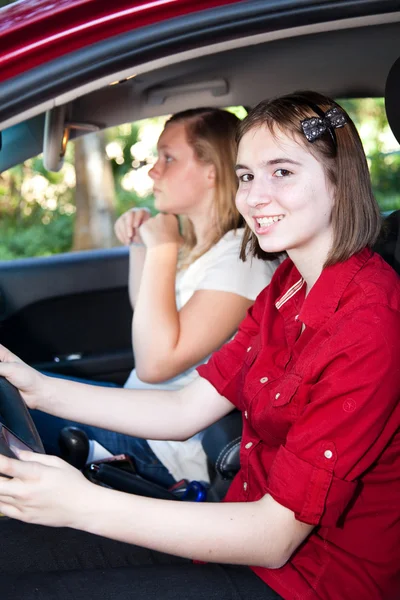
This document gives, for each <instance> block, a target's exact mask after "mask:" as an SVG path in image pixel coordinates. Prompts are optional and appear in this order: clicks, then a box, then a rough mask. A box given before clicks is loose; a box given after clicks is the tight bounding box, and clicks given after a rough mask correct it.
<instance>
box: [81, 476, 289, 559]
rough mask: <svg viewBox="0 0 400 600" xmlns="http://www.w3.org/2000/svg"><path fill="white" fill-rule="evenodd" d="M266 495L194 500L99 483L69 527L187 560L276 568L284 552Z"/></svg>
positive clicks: (280, 533)
mask: <svg viewBox="0 0 400 600" xmlns="http://www.w3.org/2000/svg"><path fill="white" fill-rule="evenodd" d="M265 499H267V497H266V498H265ZM265 499H263V500H262V501H258V502H251V503H221V504H214V503H204V504H198V503H186V502H171V501H162V500H156V499H153V498H142V497H139V496H132V495H129V494H123V493H121V492H115V491H113V490H109V489H105V488H102V489H101V490H99V493H98V494H97V499H96V502H95V504H94V505H93V506H92V507H91V509H90V514H84V515H83V514H80V516H79V517H77V518H76V520H75V522H73V523H72V527H76V528H84V529H85V530H86V531H88V532H91V533H94V534H97V535H102V536H105V537H109V538H112V539H116V540H119V541H122V542H128V543H130V544H136V545H139V546H144V547H146V548H151V549H153V550H158V551H160V552H166V553H168V554H174V555H177V556H182V557H185V558H189V559H197V560H202V561H209V562H221V563H230V564H244V565H258V566H263V567H269V568H277V567H279V566H281V565H282V563H283V562H285V560H287V558H288V556H286V554H287V552H288V551H287V550H286V549H284V543H283V542H282V539H283V538H284V536H283V535H282V532H280V531H279V530H278V529H279V527H278V525H277V523H276V519H275V518H274V516H273V514H272V513H271V516H270V518H268V517H267V518H266V514H267V515H268V506H266V503H265ZM271 500H272V499H271Z"/></svg>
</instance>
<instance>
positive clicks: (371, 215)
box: [237, 91, 381, 267]
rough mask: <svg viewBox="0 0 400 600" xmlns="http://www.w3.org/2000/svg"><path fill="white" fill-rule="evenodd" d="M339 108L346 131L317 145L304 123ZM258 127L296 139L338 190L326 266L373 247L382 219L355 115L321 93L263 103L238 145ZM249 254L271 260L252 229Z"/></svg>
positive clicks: (245, 126) (244, 248)
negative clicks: (330, 246) (307, 134)
mask: <svg viewBox="0 0 400 600" xmlns="http://www.w3.org/2000/svg"><path fill="white" fill-rule="evenodd" d="M333 106H336V107H338V108H340V110H341V111H343V113H344V114H345V115H346V118H347V123H346V125H345V126H344V127H341V128H338V129H335V130H333V132H332V133H330V132H329V130H328V131H327V132H326V133H325V134H324V135H322V137H320V138H319V139H317V140H315V141H314V142H313V143H311V142H309V141H308V140H307V138H306V137H305V135H304V133H303V131H302V129H301V125H300V123H301V121H302V120H303V119H307V118H310V117H313V116H314V117H315V116H318V115H316V110H315V108H313V107H317V109H319V110H322V111H324V112H326V111H327V110H328V109H329V108H332V107H333ZM257 127H267V128H268V129H269V131H270V132H271V133H272V134H274V133H276V130H277V129H278V130H280V131H282V132H283V133H285V134H287V135H291V136H292V137H293V138H294V139H295V140H296V141H297V142H299V143H301V144H302V145H303V146H304V147H305V148H306V149H307V150H309V152H310V153H311V154H312V155H313V156H314V157H315V158H316V159H317V160H318V161H319V162H321V163H322V165H323V167H324V170H325V175H326V177H327V180H328V182H329V183H330V184H331V185H332V187H333V190H334V206H333V209H332V228H333V243H332V248H331V250H330V252H329V254H328V257H327V259H326V261H325V264H324V267H326V266H328V265H333V264H335V263H337V262H341V261H344V260H347V259H348V258H350V256H352V255H353V254H355V253H356V252H359V251H360V250H362V249H363V248H365V247H366V246H373V244H374V243H375V241H376V239H377V237H378V235H379V232H380V228H381V216H380V212H379V207H378V204H377V202H376V200H375V198H374V195H373V192H372V188H371V179H370V175H369V170H368V165H367V160H366V156H365V153H364V149H363V146H362V143H361V140H360V136H359V135H358V132H357V129H356V127H355V125H354V123H353V121H352V120H351V119H350V117H349V115H348V114H347V113H346V112H345V111H344V109H343V108H342V107H340V106H339V105H338V104H337V103H336V102H334V101H333V100H331V99H330V98H328V97H326V96H323V95H322V94H318V93H316V92H309V91H305V92H295V93H294V94H288V95H287V96H282V97H280V98H275V99H273V100H265V101H263V102H260V104H258V106H256V107H255V108H254V109H253V110H252V111H250V113H249V114H248V116H247V117H246V118H245V119H244V120H243V121H242V122H241V124H240V126H239V129H238V135H237V141H238V143H239V142H240V140H241V139H242V137H243V136H244V134H245V133H247V132H248V131H250V130H251V129H254V128H257ZM247 252H248V253H249V254H251V255H253V256H258V257H259V258H265V257H266V255H267V253H265V252H263V250H261V248H260V247H259V245H258V241H257V238H256V236H255V235H254V234H253V233H252V232H251V230H250V228H249V227H248V226H247V225H246V230H245V234H244V238H243V244H242V249H241V253H240V257H241V258H242V260H245V258H246V254H247Z"/></svg>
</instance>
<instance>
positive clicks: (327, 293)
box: [299, 248, 372, 329]
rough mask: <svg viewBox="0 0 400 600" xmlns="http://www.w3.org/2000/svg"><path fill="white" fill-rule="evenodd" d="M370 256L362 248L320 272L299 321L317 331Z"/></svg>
mask: <svg viewBox="0 0 400 600" xmlns="http://www.w3.org/2000/svg"><path fill="white" fill-rule="evenodd" d="M371 256H372V250H370V249H369V248H364V250H361V251H360V252H357V254H353V256H351V257H350V258H349V259H348V260H346V261H344V262H340V263H336V264H334V265H331V266H329V267H326V268H325V269H323V270H322V273H321V275H320V276H319V277H318V279H317V281H316V282H315V284H314V285H313V287H312V288H311V290H310V293H309V294H308V296H307V298H306V299H305V301H304V303H303V306H302V308H301V311H300V314H299V319H300V321H302V322H303V323H305V325H307V326H308V327H312V328H313V329H318V328H319V327H321V326H322V325H323V324H324V323H325V322H326V321H327V320H328V319H329V318H330V317H331V316H332V315H333V313H334V312H335V311H336V309H337V307H338V304H339V302H340V300H341V298H342V296H343V293H344V291H345V290H346V288H347V287H348V285H349V284H350V283H351V281H352V280H353V279H354V277H355V276H356V275H357V273H358V272H359V271H360V269H361V268H362V267H363V265H364V264H365V263H366V262H367V260H369V259H370V258H371Z"/></svg>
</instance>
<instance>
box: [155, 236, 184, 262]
mask: <svg viewBox="0 0 400 600" xmlns="http://www.w3.org/2000/svg"><path fill="white" fill-rule="evenodd" d="M180 247H181V244H180V243H179V242H178V241H176V242H173V241H169V242H163V243H158V244H154V245H150V246H147V256H157V257H158V258H164V257H165V258H166V259H169V258H175V260H176V259H177V257H178V253H179V248H180Z"/></svg>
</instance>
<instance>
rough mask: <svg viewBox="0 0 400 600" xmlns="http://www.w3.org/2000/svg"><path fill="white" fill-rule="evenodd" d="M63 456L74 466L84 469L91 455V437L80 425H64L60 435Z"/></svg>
mask: <svg viewBox="0 0 400 600" xmlns="http://www.w3.org/2000/svg"><path fill="white" fill-rule="evenodd" d="M58 444H59V446H60V452H61V457H62V458H63V459H64V460H65V461H67V462H68V463H69V464H70V465H72V466H73V467H76V468H77V469H83V467H84V466H85V464H86V461H87V458H88V455H89V438H88V436H87V435H86V433H85V432H84V431H82V429H78V427H72V426H70V427H64V428H63V429H61V431H60V435H59V437H58Z"/></svg>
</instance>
